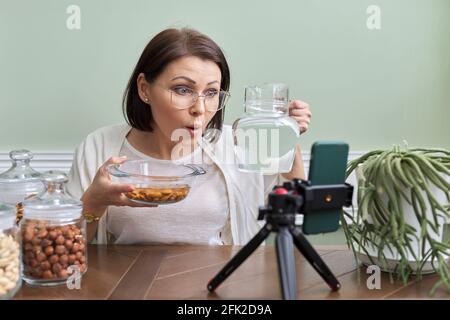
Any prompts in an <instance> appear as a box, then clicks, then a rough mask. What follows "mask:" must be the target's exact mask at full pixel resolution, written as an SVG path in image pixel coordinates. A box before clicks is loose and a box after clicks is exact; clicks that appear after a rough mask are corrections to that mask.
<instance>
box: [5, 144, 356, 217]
mask: <svg viewBox="0 0 450 320" xmlns="http://www.w3.org/2000/svg"><path fill="white" fill-rule="evenodd" d="M364 153H365V151H354V152H350V153H349V161H350V160H353V159H356V158H358V157H360V156H361V155H363V154H364ZM33 154H34V157H33V160H32V161H31V166H32V167H33V169H35V170H37V171H39V172H44V171H47V170H62V171H64V172H69V170H70V167H71V166H72V159H73V152H72V151H45V152H33ZM302 155H303V161H304V166H305V172H306V173H308V170H309V160H310V158H311V155H310V152H303V153H302ZM10 167H11V160H10V158H9V152H0V173H2V172H4V171H6V170H7V169H8V168H10ZM347 182H349V183H350V184H352V185H353V186H355V190H356V179H355V176H354V174H352V175H350V177H349V179H348V180H347ZM353 203H355V204H356V192H354V197H353ZM302 221H303V216H298V218H297V219H296V224H301V223H302Z"/></svg>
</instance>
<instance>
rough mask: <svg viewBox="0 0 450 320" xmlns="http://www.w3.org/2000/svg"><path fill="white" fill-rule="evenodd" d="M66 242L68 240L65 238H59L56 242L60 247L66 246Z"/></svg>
mask: <svg viewBox="0 0 450 320" xmlns="http://www.w3.org/2000/svg"><path fill="white" fill-rule="evenodd" d="M65 241H66V239H64V237H63V236H58V237H57V238H56V240H55V242H56V244H58V245H61V244H64V242H65Z"/></svg>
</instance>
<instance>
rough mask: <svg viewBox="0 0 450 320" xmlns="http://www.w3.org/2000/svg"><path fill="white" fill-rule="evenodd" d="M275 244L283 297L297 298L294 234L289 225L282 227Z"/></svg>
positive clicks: (286, 298)
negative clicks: (291, 232) (290, 231)
mask: <svg viewBox="0 0 450 320" xmlns="http://www.w3.org/2000/svg"><path fill="white" fill-rule="evenodd" d="M275 245H276V249H277V260H278V272H279V275H280V283H281V292H282V295H283V299H285V300H295V299H297V276H296V273H295V259H294V246H293V245H292V235H291V234H290V233H289V230H288V227H280V229H279V231H278V234H277V237H276V240H275Z"/></svg>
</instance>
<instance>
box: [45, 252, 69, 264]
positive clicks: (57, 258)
mask: <svg viewBox="0 0 450 320" xmlns="http://www.w3.org/2000/svg"><path fill="white" fill-rule="evenodd" d="M62 257H64V256H61V258H60V257H58V255H57V254H53V255H52V256H51V257H50V258H49V259H48V261H49V262H50V263H51V264H55V263H57V262H58V261H60V260H61V259H62ZM66 257H67V256H66Z"/></svg>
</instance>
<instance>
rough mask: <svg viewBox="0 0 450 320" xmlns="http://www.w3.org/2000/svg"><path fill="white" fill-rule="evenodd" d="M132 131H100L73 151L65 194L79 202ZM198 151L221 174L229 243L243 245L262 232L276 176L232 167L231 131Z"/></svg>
mask: <svg viewBox="0 0 450 320" xmlns="http://www.w3.org/2000/svg"><path fill="white" fill-rule="evenodd" d="M130 130H131V127H130V126H128V125H127V124H120V125H113V126H108V127H103V128H100V129H98V130H96V131H94V132H92V133H91V134H89V135H88V136H87V138H86V139H85V140H84V141H83V142H82V143H81V144H80V145H79V146H78V148H77V149H76V150H75V155H74V159H73V163H72V168H71V170H70V173H69V182H68V183H67V187H66V190H67V193H68V194H70V195H71V196H73V197H75V198H78V199H80V198H81V196H82V195H83V193H84V191H85V190H86V189H87V188H88V187H89V185H90V184H91V183H92V181H93V179H94V177H95V174H96V172H97V170H98V168H99V167H100V166H102V165H103V164H104V163H105V162H106V161H107V160H108V159H109V158H110V157H117V156H119V152H120V149H121V147H122V144H123V143H124V141H125V139H126V136H127V134H128V132H129V131H130ZM200 146H201V148H202V149H203V150H204V151H205V152H206V153H207V154H208V155H209V157H210V158H211V159H212V160H213V161H214V163H215V164H216V165H217V166H218V167H219V169H220V170H221V171H222V173H223V176H224V178H225V184H226V188H227V192H228V199H224V201H228V204H229V208H230V223H231V228H230V229H231V235H229V238H230V240H232V243H233V244H236V245H245V244H246V243H247V242H248V241H249V240H250V239H251V238H252V237H253V236H254V235H255V234H256V233H257V232H258V231H259V229H260V228H261V226H262V222H260V221H257V217H258V208H259V206H261V205H263V204H264V202H265V198H266V196H267V194H268V193H269V192H270V191H271V190H272V188H273V186H274V185H275V184H276V183H277V182H278V178H279V176H278V175H272V176H263V175H261V174H258V173H246V172H241V171H239V170H238V169H237V166H236V165H235V164H234V151H233V137H232V131H231V127H230V126H227V125H224V126H223V128H222V134H221V135H220V138H219V139H218V140H217V142H215V143H209V142H205V141H204V140H203V142H202V143H201V144H200ZM106 224H107V213H106V214H104V215H103V217H102V218H101V219H100V221H99V225H98V229H97V237H96V241H97V243H99V244H106V243H107V232H106V231H107V225H106Z"/></svg>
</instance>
